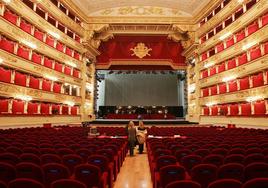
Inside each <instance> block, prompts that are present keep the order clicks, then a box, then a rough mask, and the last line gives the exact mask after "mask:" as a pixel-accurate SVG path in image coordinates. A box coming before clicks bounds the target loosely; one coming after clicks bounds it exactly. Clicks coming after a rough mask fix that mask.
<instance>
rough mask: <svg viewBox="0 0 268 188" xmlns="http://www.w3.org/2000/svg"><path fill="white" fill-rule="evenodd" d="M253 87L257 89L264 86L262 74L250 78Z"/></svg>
mask: <svg viewBox="0 0 268 188" xmlns="http://www.w3.org/2000/svg"><path fill="white" fill-rule="evenodd" d="M252 82H253V87H259V86H263V85H264V81H263V73H262V72H261V73H259V74H257V75H253V76H252Z"/></svg>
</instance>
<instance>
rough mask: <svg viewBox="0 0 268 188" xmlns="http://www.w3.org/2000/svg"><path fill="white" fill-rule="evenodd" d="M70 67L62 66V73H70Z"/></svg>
mask: <svg viewBox="0 0 268 188" xmlns="http://www.w3.org/2000/svg"><path fill="white" fill-rule="evenodd" d="M71 70H72V69H71V68H70V67H68V66H65V68H64V73H65V74H67V75H71Z"/></svg>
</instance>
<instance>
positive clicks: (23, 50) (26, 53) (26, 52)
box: [17, 46, 30, 59]
mask: <svg viewBox="0 0 268 188" xmlns="http://www.w3.org/2000/svg"><path fill="white" fill-rule="evenodd" d="M29 54H30V50H29V49H27V48H26V47H24V46H19V47H18V52H17V55H18V56H20V57H22V58H24V59H29Z"/></svg>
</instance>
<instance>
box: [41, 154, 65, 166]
mask: <svg viewBox="0 0 268 188" xmlns="http://www.w3.org/2000/svg"><path fill="white" fill-rule="evenodd" d="M40 160H41V164H47V163H62V160H61V158H60V157H59V156H58V155H55V154H43V155H41V156H40Z"/></svg>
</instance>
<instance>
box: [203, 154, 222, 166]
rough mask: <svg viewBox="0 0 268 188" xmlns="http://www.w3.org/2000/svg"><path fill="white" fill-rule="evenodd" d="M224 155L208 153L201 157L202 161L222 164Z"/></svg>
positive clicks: (217, 164)
mask: <svg viewBox="0 0 268 188" xmlns="http://www.w3.org/2000/svg"><path fill="white" fill-rule="evenodd" d="M223 159H224V157H223V156H222V155H218V154H210V155H208V156H206V157H205V158H204V159H203V163H208V164H213V165H216V166H220V165H222V164H223Z"/></svg>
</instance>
